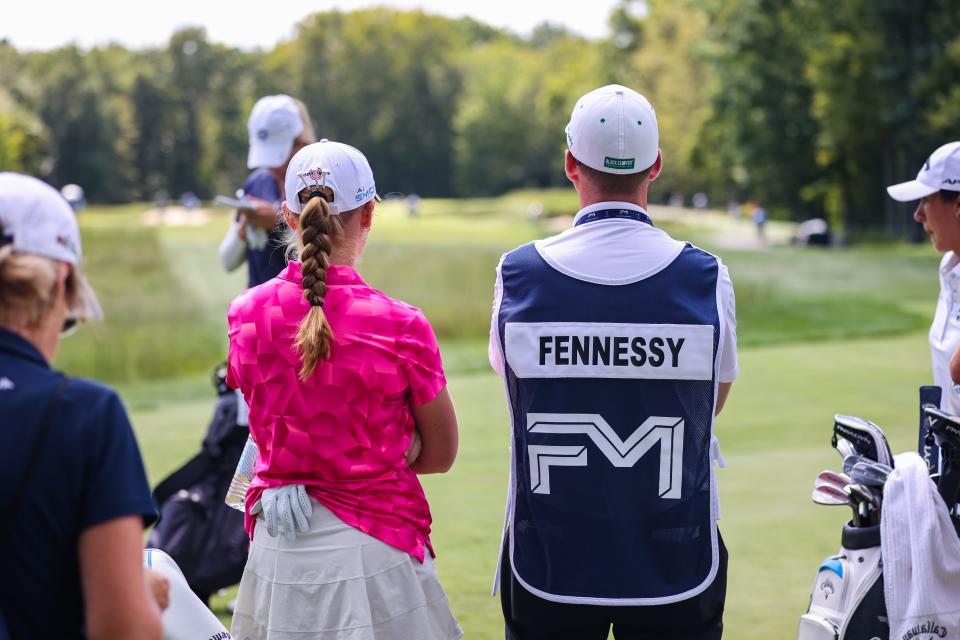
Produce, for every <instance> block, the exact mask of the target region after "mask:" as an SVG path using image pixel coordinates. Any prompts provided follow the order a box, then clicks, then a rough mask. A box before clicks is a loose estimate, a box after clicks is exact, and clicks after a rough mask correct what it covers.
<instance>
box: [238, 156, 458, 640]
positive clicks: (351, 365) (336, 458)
mask: <svg viewBox="0 0 960 640" xmlns="http://www.w3.org/2000/svg"><path fill="white" fill-rule="evenodd" d="M285 196H286V202H285V203H284V214H285V216H286V220H287V224H288V225H289V227H290V229H291V230H292V231H293V232H294V234H295V236H296V248H297V249H298V252H299V256H300V261H299V262H296V261H294V262H290V263H289V264H288V265H287V268H286V269H285V270H284V271H282V272H281V273H280V274H279V276H277V277H276V278H274V279H273V280H270V281H268V282H266V283H264V284H262V285H260V286H258V287H254V288H252V289H249V290H247V291H246V292H244V293H242V294H241V295H240V296H238V297H237V298H236V299H235V300H234V301H233V303H232V304H231V305H230V311H229V314H228V322H229V335H230V353H229V358H228V378H227V382H228V384H230V385H231V386H234V387H237V388H239V389H240V390H241V391H242V393H243V395H244V398H245V399H246V401H247V403H248V404H249V405H250V432H251V434H252V436H253V438H254V439H255V440H256V442H257V448H258V451H259V460H258V462H257V466H256V474H255V477H254V480H253V482H252V483H251V485H250V490H249V491H248V493H247V500H246V506H247V520H246V526H247V530H248V532H249V533H250V534H251V536H252V543H251V547H250V556H249V559H248V561H247V565H246V568H245V570H244V573H243V579H242V580H241V582H240V590H239V592H238V594H237V607H236V611H235V613H234V618H233V635H234V637H236V638H240V639H245V638H248V637H249V638H256V639H272V640H287V639H290V640H293V639H294V638H296V639H297V640H300V639H303V638H315V639H322V640H333V639H347V638H349V640H380V639H387V638H390V639H394V638H396V639H416V640H433V639H436V640H448V639H454V638H459V637H461V636H462V635H463V632H462V631H461V630H460V627H459V625H458V624H457V622H456V620H455V619H454V618H453V615H452V614H451V613H450V608H449V605H448V603H447V598H446V595H445V594H444V592H443V589H442V587H441V586H440V581H439V578H438V577H437V573H436V569H435V568H434V565H433V549H432V547H431V546H430V522H431V517H430V508H429V506H428V505H427V500H426V497H425V496H424V493H423V489H422V487H421V486H420V481H419V480H418V478H417V474H418V473H442V472H444V471H447V470H448V469H449V468H450V466H451V465H452V464H453V460H454V458H455V457H456V452H457V419H456V414H455V412H454V409H453V403H452V401H451V400H450V394H449V393H448V392H447V388H446V379H445V377H444V374H443V364H442V362H441V360H440V350H439V348H438V346H437V340H436V337H435V336H434V334H433V330H432V329H431V328H430V325H429V323H428V322H427V320H426V318H425V317H424V315H423V313H422V312H421V311H420V310H419V309H416V308H415V307H411V306H410V305H408V304H405V303H403V302H400V301H399V300H394V299H392V298H390V297H389V296H387V295H385V294H383V293H381V292H379V291H377V290H375V289H372V288H370V287H369V286H368V285H367V284H366V283H365V282H364V281H363V279H362V278H361V277H360V275H359V274H358V273H357V271H356V269H355V265H356V263H357V260H358V258H359V257H360V254H361V252H362V251H363V248H364V245H365V243H366V239H367V234H368V233H369V231H370V227H371V225H372V223H373V210H374V207H375V206H376V201H377V200H378V198H377V197H376V188H375V186H374V181H373V173H372V171H371V170H370V165H369V164H368V163H367V160H366V158H365V157H364V156H363V154H361V153H360V152H359V151H358V150H356V149H354V148H353V147H350V146H347V145H345V144H340V143H337V142H329V141H326V140H322V141H320V142H318V143H315V144H312V145H309V146H307V147H305V148H303V149H302V150H300V151H299V152H298V153H297V154H296V155H295V156H294V157H293V158H292V159H291V161H290V165H289V167H288V169H287V174H286V182H285ZM418 448H419V455H417V449H418ZM414 457H415V460H414ZM408 458H409V459H410V460H412V462H408ZM258 513H260V514H261V515H262V516H263V517H259V518H257V517H254V516H255V515H256V514H258ZM278 530H279V532H280V533H283V534H284V535H277V533H278Z"/></svg>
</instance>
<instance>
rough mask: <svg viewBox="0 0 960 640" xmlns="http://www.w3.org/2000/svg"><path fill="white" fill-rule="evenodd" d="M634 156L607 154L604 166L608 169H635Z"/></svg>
mask: <svg viewBox="0 0 960 640" xmlns="http://www.w3.org/2000/svg"><path fill="white" fill-rule="evenodd" d="M633 161H634V158H611V157H610V156H607V157H605V158H604V159H603V166H604V167H606V168H607V169H633Z"/></svg>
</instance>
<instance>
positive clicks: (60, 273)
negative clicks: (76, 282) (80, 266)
mask: <svg viewBox="0 0 960 640" xmlns="http://www.w3.org/2000/svg"><path fill="white" fill-rule="evenodd" d="M56 264H57V278H56V280H55V281H54V283H53V298H54V299H58V298H60V296H63V299H64V303H65V304H66V305H67V306H70V300H68V299H67V298H68V297H69V296H68V291H69V287H68V286H67V280H68V279H69V278H70V275H71V274H72V273H73V267H72V266H70V264H68V263H66V262H60V261H59V260H58V261H57V263H56Z"/></svg>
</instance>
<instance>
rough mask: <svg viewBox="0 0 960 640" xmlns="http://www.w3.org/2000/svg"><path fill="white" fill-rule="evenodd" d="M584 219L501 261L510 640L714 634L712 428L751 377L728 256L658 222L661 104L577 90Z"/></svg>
mask: <svg viewBox="0 0 960 640" xmlns="http://www.w3.org/2000/svg"><path fill="white" fill-rule="evenodd" d="M567 145H568V150H567V151H566V158H565V170H566V175H567V177H568V178H569V179H570V181H571V182H572V183H573V185H574V187H575V188H576V190H577V193H578V195H579V199H580V206H581V209H580V211H579V212H578V213H577V214H576V217H575V218H574V223H573V227H572V228H570V229H567V230H566V231H564V232H563V233H561V234H560V235H557V236H554V237H551V238H547V239H545V240H540V241H537V242H532V243H529V244H526V245H523V246H521V247H519V248H517V249H515V250H513V251H511V252H509V253H507V254H506V255H504V257H503V258H502V260H501V261H500V265H499V266H498V267H497V280H496V286H495V291H494V310H493V319H492V323H491V331H490V362H491V364H492V366H493V368H494V369H495V370H496V371H497V372H498V373H499V374H500V375H501V376H502V377H503V379H504V383H505V388H506V393H507V402H508V405H509V408H510V412H511V418H512V423H513V433H512V446H511V457H512V460H511V463H512V464H511V478H510V489H509V495H508V500H507V514H506V522H505V525H504V536H503V544H502V555H501V564H500V568H499V581H500V587H501V605H502V608H503V614H504V619H505V625H506V637H507V638H508V640H510V639H514V640H519V639H522V640H530V639H539V638H550V639H552V640H562V639H565V638H570V639H571V640H573V639H576V640H592V639H596V640H605V639H606V638H607V637H608V634H609V632H610V628H611V626H612V627H613V632H614V635H615V636H616V638H617V639H618V640H623V639H641V638H643V639H647V638H666V637H669V638H672V639H675V640H679V639H714V638H720V637H721V635H722V632H723V607H724V600H725V596H726V573H727V568H726V565H727V553H726V549H725V548H724V545H723V541H722V540H721V538H720V534H719V531H718V529H717V519H718V518H719V502H718V497H717V486H716V478H715V474H714V468H715V464H716V463H718V462H719V461H720V455H719V448H718V445H717V442H716V439H715V438H714V436H713V420H714V416H715V415H716V414H717V413H719V411H720V409H721V408H722V407H723V404H724V401H725V400H726V397H727V394H728V393H729V391H730V386H731V384H732V382H733V380H734V378H736V376H737V351H736V318H735V304H734V296H733V286H732V283H731V281H730V276H729V274H728V272H727V268H726V267H725V266H724V265H723V263H722V262H721V261H720V259H719V258H717V257H716V256H713V255H711V254H709V253H707V252H705V251H703V250H701V249H698V248H697V247H694V246H692V245H690V244H688V243H685V242H681V241H677V240H674V239H673V238H671V237H670V236H669V235H668V234H667V233H665V232H664V231H662V230H660V229H658V228H657V227H656V226H655V225H654V223H653V221H652V220H651V219H650V216H649V215H648V213H647V211H646V208H647V194H648V190H649V188H650V183H651V182H652V181H653V180H655V179H656V178H657V176H658V175H659V174H660V171H661V169H662V168H663V158H662V156H661V154H660V148H659V134H658V128H657V119H656V114H655V113H654V110H653V107H652V106H651V105H650V103H649V102H648V101H647V100H646V98H644V97H643V96H642V95H640V94H639V93H637V92H636V91H633V90H631V89H629V88H627V87H623V86H620V85H609V86H606V87H602V88H600V89H597V90H595V91H592V92H590V93H588V94H586V95H585V96H583V97H582V98H581V99H580V100H578V101H577V103H576V105H575V107H574V109H573V113H572V115H571V118H570V123H569V125H568V126H567Z"/></svg>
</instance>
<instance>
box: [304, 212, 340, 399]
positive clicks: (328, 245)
mask: <svg viewBox="0 0 960 640" xmlns="http://www.w3.org/2000/svg"><path fill="white" fill-rule="evenodd" d="M300 229H301V242H302V243H303V249H301V251H300V261H301V272H302V274H303V297H304V298H306V299H307V301H308V302H309V303H310V311H308V312H307V315H306V317H304V319H303V321H302V322H301V323H300V327H299V329H298V330H297V337H296V340H295V342H294V344H295V345H296V348H297V351H298V352H299V353H300V356H301V358H302V360H303V366H302V367H301V369H300V379H301V380H304V381H306V380H307V379H308V378H309V377H310V376H311V375H312V374H313V371H314V369H316V367H317V364H318V363H319V362H320V361H321V360H325V359H327V358H329V357H330V348H331V345H332V343H333V330H332V329H331V328H330V323H329V322H328V321H327V316H326V314H324V312H323V302H324V298H325V297H326V295H327V267H328V266H329V265H330V252H331V251H332V250H333V238H334V237H335V236H337V235H340V234H341V233H342V232H343V226H342V224H341V222H340V220H339V219H338V216H335V215H332V214H331V212H330V205H328V204H327V201H326V200H324V199H323V198H322V197H313V198H310V200H309V201H308V202H307V204H306V205H305V206H304V208H303V213H301V214H300Z"/></svg>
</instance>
